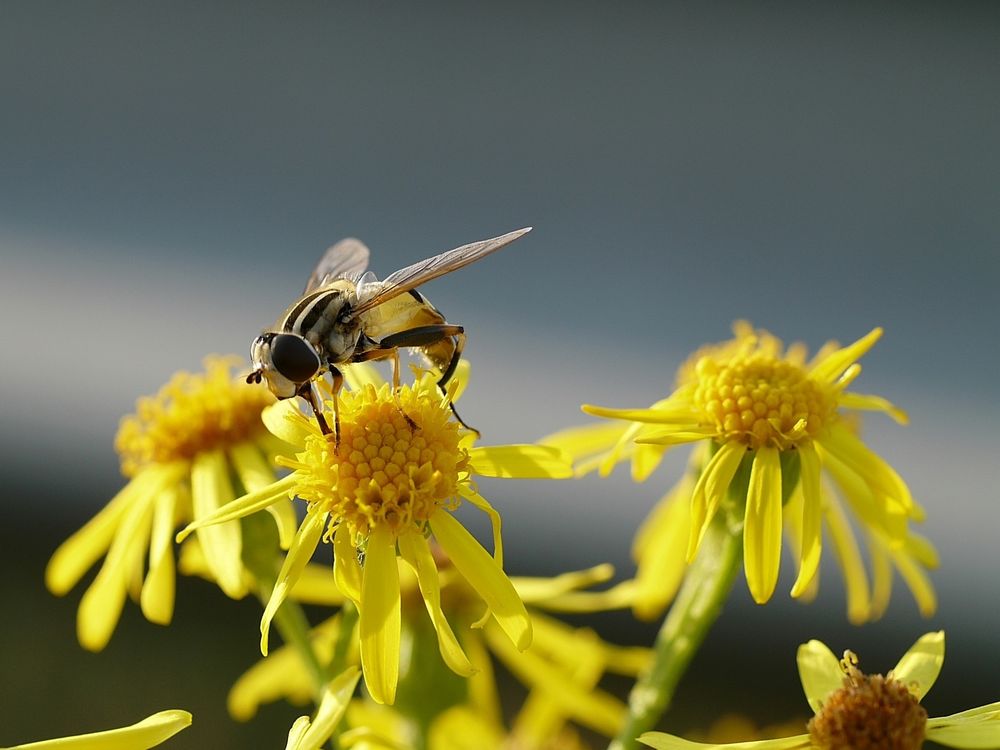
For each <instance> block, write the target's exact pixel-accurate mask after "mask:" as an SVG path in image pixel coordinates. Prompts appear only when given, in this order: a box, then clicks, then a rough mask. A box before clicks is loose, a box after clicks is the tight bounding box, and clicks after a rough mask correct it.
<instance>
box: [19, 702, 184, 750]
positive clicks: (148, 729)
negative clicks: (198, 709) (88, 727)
mask: <svg viewBox="0 0 1000 750" xmlns="http://www.w3.org/2000/svg"><path fill="white" fill-rule="evenodd" d="M190 725H191V714H189V713H188V712H187V711H179V710H176V709H175V710H170V711H160V712H159V713H155V714H153V715H152V716H149V717H147V718H145V719H143V720H142V721H140V722H139V723H138V724H133V725H132V726H128V727H122V728H121V729H109V730H107V731H104V732H93V733H91V734H78V735H74V736H72V737H60V738H58V739H55V740H43V741H41V742H29V743H27V744H25V745H14V746H13V747H8V748H3V749H2V750H60V749H68V748H73V750H146V748H149V747H156V746H157V745H159V744H160V743H161V742H165V741H166V740H168V739H170V738H171V737H173V736H174V735H175V734H177V733H178V732H179V731H181V730H182V729H185V728H187V727H189V726H190Z"/></svg>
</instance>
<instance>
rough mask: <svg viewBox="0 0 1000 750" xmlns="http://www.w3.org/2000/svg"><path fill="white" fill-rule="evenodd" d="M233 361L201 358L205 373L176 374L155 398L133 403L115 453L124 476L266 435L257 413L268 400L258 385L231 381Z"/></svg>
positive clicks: (268, 402)
mask: <svg viewBox="0 0 1000 750" xmlns="http://www.w3.org/2000/svg"><path fill="white" fill-rule="evenodd" d="M240 363H241V360H240V359H239V358H238V357H206V358H205V372H204V373H198V374H192V373H188V372H179V373H177V374H176V375H174V376H173V377H172V378H171V379H170V381H169V382H168V383H167V384H166V385H165V386H163V387H162V388H161V389H160V390H159V392H157V394H156V395H155V396H145V397H143V398H140V399H139V400H138V401H136V405H135V414H129V415H128V416H126V417H124V418H123V419H122V421H121V424H120V425H119V427H118V434H117V435H116V436H115V450H116V451H117V452H118V455H119V458H120V461H121V470H122V473H123V474H124V475H125V476H129V477H130V476H134V475H135V474H136V472H138V471H139V470H140V469H142V468H143V467H144V466H147V465H148V464H152V463H168V462H170V461H177V460H185V461H186V460H190V459H192V458H194V456H195V455H196V454H198V453H201V452H204V451H209V450H215V449H217V448H225V447H227V446H231V445H235V444H237V443H240V442H243V441H246V440H250V439H252V438H255V437H257V436H259V435H264V434H267V430H266V429H265V428H264V423H263V422H261V419H260V413H261V411H263V410H264V408H265V407H266V406H268V405H269V404H271V403H273V402H274V397H273V396H272V395H271V393H270V392H269V391H268V390H267V389H266V388H264V387H263V386H250V385H247V384H246V383H245V382H243V379H242V378H235V379H234V378H233V377H232V375H231V372H230V370H231V369H232V368H233V367H234V366H238V365H239V364H240Z"/></svg>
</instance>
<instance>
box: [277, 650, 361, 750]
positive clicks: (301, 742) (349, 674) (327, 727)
mask: <svg viewBox="0 0 1000 750" xmlns="http://www.w3.org/2000/svg"><path fill="white" fill-rule="evenodd" d="M360 676H361V675H360V673H359V672H358V668H357V667H348V668H347V669H346V670H344V672H342V673H341V674H339V675H338V676H337V677H335V678H334V679H333V681H332V682H331V683H330V684H329V685H328V686H327V688H326V690H324V691H323V698H322V699H321V700H320V704H319V708H318V709H317V710H316V718H314V719H313V720H312V722H311V723H310V724H309V726H308V729H306V730H305V731H304V732H302V734H301V736H300V737H299V738H298V741H297V742H296V744H295V745H290V746H289V747H291V748H294V750H319V748H321V747H322V746H323V745H324V744H326V742H327V741H328V740H329V739H330V737H332V736H333V733H334V731H335V730H336V729H337V725H338V724H339V723H340V720H341V719H342V718H343V716H344V713H345V712H346V711H347V704H348V703H349V702H350V700H351V696H352V695H353V694H354V688H355V687H356V686H357V684H358V678H359V677H360ZM293 729H294V727H293Z"/></svg>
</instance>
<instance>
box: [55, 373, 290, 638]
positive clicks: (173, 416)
mask: <svg viewBox="0 0 1000 750" xmlns="http://www.w3.org/2000/svg"><path fill="white" fill-rule="evenodd" d="M238 363H239V360H238V359H233V358H222V357H208V358H207V359H206V360H205V372H203V373H199V374H191V373H185V372H181V373H178V374H176V375H175V376H174V377H173V378H172V379H171V380H170V382H169V383H167V384H166V385H165V386H164V387H163V388H162V389H161V390H160V391H159V393H157V394H156V395H155V396H153V397H147V398H141V399H139V401H138V402H137V404H136V413H135V414H132V415H129V416H127V417H125V418H124V419H123V420H122V422H121V426H120V428H119V430H118V435H117V437H116V439H115V448H116V450H117V451H118V454H119V456H120V459H121V469H122V473H123V474H124V475H125V476H126V477H127V478H128V480H129V481H128V484H126V485H125V487H124V488H123V489H122V490H121V491H120V492H119V493H118V494H117V495H115V497H114V498H113V499H112V500H111V501H110V502H109V503H108V504H107V506H105V507H104V509H103V510H101V512H100V513H98V514H97V515H96V516H95V517H94V518H93V519H91V520H90V521H89V522H88V523H87V524H86V525H85V526H84V527H83V528H82V529H80V530H79V531H78V532H76V533H75V534H74V535H73V536H71V537H70V538H69V539H68V540H66V541H65V542H64V543H63V544H62V545H61V546H60V547H59V549H57V550H56V552H55V554H54V555H53V556H52V559H51V560H50V561H49V564H48V567H47V569H46V571H45V582H46V585H47V586H48V588H49V590H50V591H51V592H52V593H54V594H56V595H57V596H62V595H63V594H65V593H67V592H68V591H69V590H70V589H71V588H73V586H75V585H76V583H77V582H78V581H79V580H80V578H81V577H83V575H84V574H85V573H86V572H87V570H88V569H89V568H90V567H91V566H92V565H93V564H94V563H95V562H97V560H99V559H100V558H101V557H102V556H104V558H105V559H104V564H103V566H102V567H101V569H100V572H99V573H98V574H97V577H96V578H95V579H94V582H93V583H92V584H91V585H90V587H89V588H88V589H87V591H86V593H85V594H84V595H83V599H82V600H81V602H80V608H79V611H78V613H77V634H78V637H79V640H80V643H81V644H82V645H83V646H84V647H85V648H87V649H90V650H92V651H99V650H101V649H102V648H104V646H106V645H107V642H108V640H109V639H110V638H111V634H112V633H113V632H114V629H115V626H116V625H117V624H118V619H119V617H120V616H121V611H122V607H123V606H124V602H125V596H126V594H130V595H131V596H132V598H133V599H135V600H138V602H139V604H140V606H141V608H142V612H143V614H144V615H145V616H146V618H147V619H149V620H150V621H151V622H155V623H159V624H163V625H166V624H169V622H170V620H171V618H172V617H173V610H174V587H175V581H174V553H173V548H172V544H171V537H172V536H173V534H174V532H175V530H176V529H177V528H178V526H181V525H184V524H186V523H188V522H189V521H192V520H197V519H199V518H202V517H204V516H207V515H209V514H211V513H212V512H213V511H215V510H216V509H217V508H219V507H220V506H222V505H224V504H225V503H227V502H229V501H231V500H232V499H233V498H235V497H236V490H235V489H234V487H233V483H232V481H231V479H230V477H231V476H232V475H233V474H235V476H236V477H237V478H238V479H239V482H240V484H242V486H243V488H246V489H247V490H254V489H258V488H259V487H261V486H264V485H266V484H270V483H271V482H273V481H274V479H275V472H274V469H273V464H274V457H275V456H276V454H277V453H279V452H281V451H282V450H283V449H282V447H281V446H280V441H278V440H277V439H276V438H274V437H273V436H272V435H271V434H270V433H269V432H268V431H267V430H266V429H265V427H264V424H263V422H262V421H261V412H262V410H263V409H264V408H265V407H266V406H268V405H270V404H272V403H273V402H274V397H273V396H272V395H271V394H270V392H268V390H267V389H266V388H264V387H262V386H249V385H247V384H246V383H245V382H244V381H243V379H242V378H240V377H237V378H234V377H233V375H232V373H231V368H232V367H233V366H234V365H235V364H238ZM286 448H287V446H286ZM271 512H272V514H273V515H274V517H275V519H276V520H277V522H278V527H279V532H280V533H281V536H282V538H283V540H284V543H285V546H287V544H288V543H289V542H290V539H291V536H292V534H293V533H294V530H295V523H296V521H295V512H294V508H293V507H292V505H291V502H290V501H288V500H285V501H284V502H283V503H278V504H275V505H274V506H273V507H272V508H271ZM198 539H199V541H200V543H201V548H202V550H203V552H204V555H205V558H206V560H207V564H208V565H209V567H210V568H211V569H212V571H213V576H214V579H215V580H216V581H217V582H218V584H219V587H220V588H221V589H222V590H223V591H224V592H225V593H226V594H228V595H229V596H231V597H234V598H239V597H241V596H243V595H244V594H245V593H246V585H247V584H246V579H245V576H244V570H243V565H242V562H241V557H240V555H241V548H242V537H241V533H240V525H239V523H235V522H234V523H229V524H224V525H220V526H215V527H212V528H206V529H203V530H202V531H200V532H199V534H198ZM147 551H148V569H146V572H145V575H144V568H145V567H146V566H145V558H146V556H147Z"/></svg>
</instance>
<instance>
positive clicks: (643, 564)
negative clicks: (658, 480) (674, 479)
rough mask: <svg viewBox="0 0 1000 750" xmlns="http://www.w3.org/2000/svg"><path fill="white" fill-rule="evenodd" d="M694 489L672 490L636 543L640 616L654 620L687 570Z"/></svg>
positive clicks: (687, 482) (686, 484) (636, 606)
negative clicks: (681, 491)
mask: <svg viewBox="0 0 1000 750" xmlns="http://www.w3.org/2000/svg"><path fill="white" fill-rule="evenodd" d="M678 486H679V487H682V489H687V487H690V480H689V479H688V480H682V481H681V484H680V485H678ZM689 496H690V491H687V492H683V493H677V492H676V491H675V490H671V492H670V493H668V494H667V496H666V497H664V498H663V500H661V501H660V504H659V506H658V507H657V508H656V510H654V514H655V515H654V516H652V517H651V518H650V521H649V525H648V526H647V527H646V528H645V529H644V530H643V533H644V534H647V535H648V536H647V538H646V539H645V540H644V543H643V544H642V545H641V546H639V545H635V549H636V551H637V552H638V554H637V555H636V565H637V570H636V576H635V579H636V590H635V601H634V603H633V605H632V608H633V610H634V611H635V615H636V617H638V618H639V619H641V620H652V619H654V618H655V617H656V616H658V615H659V614H660V613H661V612H662V611H663V609H664V608H665V607H666V606H667V604H669V603H670V602H671V601H672V600H673V598H674V596H675V595H676V594H677V589H678V588H680V585H681V581H683V580H684V574H685V573H686V572H687V559H686V555H685V548H686V545H687V543H688V540H689V539H690V537H691V501H690V500H689Z"/></svg>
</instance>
